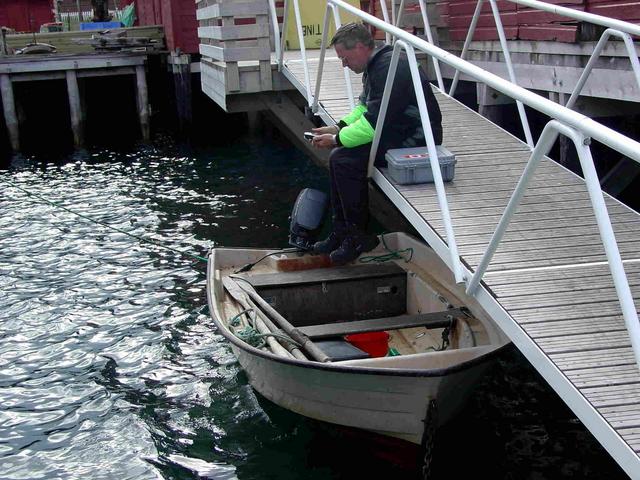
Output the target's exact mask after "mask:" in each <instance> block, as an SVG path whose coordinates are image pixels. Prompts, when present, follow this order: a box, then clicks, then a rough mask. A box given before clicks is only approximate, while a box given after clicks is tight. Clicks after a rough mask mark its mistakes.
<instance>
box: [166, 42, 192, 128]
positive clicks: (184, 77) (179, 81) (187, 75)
mask: <svg viewBox="0 0 640 480" xmlns="http://www.w3.org/2000/svg"><path fill="white" fill-rule="evenodd" d="M169 63H170V64H171V72H172V73H173V85H174V88H175V95H176V109H177V111H178V125H179V128H180V130H181V131H186V130H188V128H189V127H190V126H191V120H192V118H193V112H192V108H191V102H192V93H191V57H190V55H185V54H182V55H181V54H180V53H179V52H171V56H170V57H169Z"/></svg>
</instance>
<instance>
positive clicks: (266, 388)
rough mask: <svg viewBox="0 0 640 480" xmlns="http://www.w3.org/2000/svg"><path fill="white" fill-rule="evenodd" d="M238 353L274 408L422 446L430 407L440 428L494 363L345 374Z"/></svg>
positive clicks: (252, 380) (253, 382)
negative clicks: (434, 372)
mask: <svg viewBox="0 0 640 480" xmlns="http://www.w3.org/2000/svg"><path fill="white" fill-rule="evenodd" d="M232 349H233V351H234V353H235V355H236V357H237V358H238V361H239V363H240V365H241V366H242V368H243V369H244V370H245V372H246V373H247V376H248V378H249V382H250V384H251V386H252V387H253V388H254V389H255V390H256V391H258V392H259V393H260V394H262V395H263V396H264V397H266V398H267V399H269V400H271V401H272V402H273V403H275V404H277V405H279V406H281V407H283V408H286V409H288V410H291V411H292V412H295V413H298V414H300V415H304V416H306V417H310V418H313V419H316V420H321V421H324V422H329V423H334V424H338V425H343V426H348V427H355V428H360V429H363V430H367V431H371V432H375V433H378V434H382V435H387V436H390V437H395V438H399V439H402V440H406V441H409V442H412V443H416V444H420V443H422V441H423V433H424V426H425V422H424V420H425V418H426V414H427V407H428V405H429V403H430V401H431V400H435V401H436V406H437V417H436V423H437V424H442V423H444V422H446V421H447V420H448V419H450V418H451V417H453V416H454V415H455V413H456V412H457V411H458V410H459V409H460V408H461V406H462V405H463V404H464V402H465V401H466V399H467V397H468V395H469V394H470V392H471V388H472V386H473V385H474V384H475V383H476V382H477V380H478V378H479V377H480V376H481V375H482V374H483V372H484V370H485V369H486V368H487V366H488V364H489V363H490V360H489V359H487V360H486V361H483V362H474V364H473V365H470V366H469V367H468V368H463V369H458V370H456V371H455V372H453V373H446V374H442V375H429V374H428V373H429V372H425V371H419V372H415V373H413V374H411V373H408V372H395V374H394V372H389V371H387V372H385V371H384V369H377V370H376V371H370V370H369V371H363V372H362V373H359V372H358V371H357V370H354V369H351V370H349V371H339V370H333V369H330V368H322V367H320V366H318V365H317V364H313V363H294V362H281V361H278V360H275V359H272V358H268V357H265V356H261V355H256V354H253V353H252V352H250V351H247V350H244V349H242V348H238V347H237V346H236V345H233V346H232Z"/></svg>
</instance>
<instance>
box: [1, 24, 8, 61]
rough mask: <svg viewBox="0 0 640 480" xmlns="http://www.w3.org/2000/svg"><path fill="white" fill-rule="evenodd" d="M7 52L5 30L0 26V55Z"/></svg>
mask: <svg viewBox="0 0 640 480" xmlns="http://www.w3.org/2000/svg"><path fill="white" fill-rule="evenodd" d="M8 54H9V50H8V48H7V30H6V29H5V28H4V27H0V57H2V56H4V55H8Z"/></svg>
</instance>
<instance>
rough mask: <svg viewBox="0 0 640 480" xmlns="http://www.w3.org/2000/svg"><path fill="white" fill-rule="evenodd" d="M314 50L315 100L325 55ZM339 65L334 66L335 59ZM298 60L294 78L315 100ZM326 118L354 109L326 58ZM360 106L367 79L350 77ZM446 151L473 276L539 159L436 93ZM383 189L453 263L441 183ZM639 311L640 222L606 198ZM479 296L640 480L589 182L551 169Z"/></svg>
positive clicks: (455, 217) (631, 392)
mask: <svg viewBox="0 0 640 480" xmlns="http://www.w3.org/2000/svg"><path fill="white" fill-rule="evenodd" d="M315 53H316V55H315V56H314V52H313V51H307V66H308V69H309V70H308V77H309V78H310V80H311V91H313V90H314V89H315V81H316V80H315V79H316V72H317V68H318V59H317V52H315ZM332 55H333V56H332ZM302 67H303V65H302V62H301V60H300V55H299V53H297V52H285V54H284V73H285V75H286V76H287V77H288V78H289V79H290V80H291V81H292V83H293V84H294V85H296V86H297V87H298V89H299V90H300V91H301V92H302V93H303V94H305V92H306V91H307V90H306V87H305V79H304V71H303V68H302ZM322 78H323V80H322V82H321V90H320V95H319V98H320V104H319V107H320V108H319V111H318V114H319V115H320V116H321V117H322V118H323V119H324V120H325V122H326V123H331V124H332V123H336V122H337V121H338V120H339V119H340V118H341V117H342V116H343V115H344V114H346V113H347V112H349V111H350V110H351V108H350V104H349V99H348V98H347V96H346V93H345V91H346V89H345V83H344V76H343V71H342V67H341V63H340V61H339V60H338V59H337V58H336V57H335V54H333V52H329V51H327V56H326V58H325V61H324V68H323V76H322ZM351 82H352V90H353V93H354V94H355V95H357V94H358V93H359V92H360V90H361V80H360V78H358V76H356V75H352V76H351ZM434 90H435V92H436V98H437V100H438V103H439V105H440V109H441V111H442V118H443V130H444V142H443V143H444V145H446V147H447V148H448V149H449V150H451V151H452V152H453V153H454V154H455V155H456V159H457V164H456V170H455V179H454V181H453V182H450V183H447V184H445V185H446V196H447V199H448V203H449V209H450V214H451V219H452V223H453V229H454V231H455V235H456V237H455V238H456V241H457V244H458V251H459V254H460V257H461V260H462V262H463V264H464V265H465V266H466V267H467V268H468V269H469V270H471V271H475V270H476V268H477V267H478V263H479V262H480V260H481V257H482V255H483V253H484V252H485V250H486V249H487V245H488V244H489V241H490V239H491V236H492V234H493V232H494V231H495V230H496V226H497V225H498V222H499V220H500V217H501V216H502V213H503V212H504V211H505V207H506V206H507V203H508V202H509V199H510V197H511V195H512V193H513V191H514V189H515V187H516V184H517V183H518V181H519V179H520V177H521V176H522V172H523V170H524V168H525V166H526V164H527V162H528V161H529V158H530V156H531V149H530V148H529V146H528V145H527V144H526V143H524V142H522V141H521V140H519V139H518V138H516V137H514V136H512V135H511V134H509V133H508V132H506V131H505V130H503V129H501V128H500V127H498V126H497V125H495V124H493V123H491V122H490V121H488V120H487V119H485V118H484V117H482V116H480V115H479V114H477V113H476V112H474V111H473V110H471V109H469V108H467V107H465V106H464V105H462V104H461V103H459V102H458V101H456V100H454V99H452V98H451V97H449V96H447V95H444V94H442V93H441V92H440V91H439V90H437V89H434ZM372 179H373V181H374V182H375V183H376V184H377V185H378V186H379V187H380V188H381V189H382V190H383V191H384V192H385V194H386V195H387V196H388V198H389V199H390V200H391V201H392V202H393V203H394V204H395V205H396V207H398V209H399V210H400V211H401V212H402V213H403V215H404V216H405V217H406V218H407V219H408V220H409V221H410V222H411V223H412V225H413V226H414V227H415V228H416V230H417V231H418V232H420V234H421V235H423V237H424V238H425V240H426V241H427V242H428V243H429V244H430V245H431V246H432V247H433V248H434V249H435V250H436V251H438V252H439V253H440V256H441V257H442V258H443V259H445V260H446V259H447V253H446V252H447V245H446V241H445V239H446V238H447V236H446V231H445V228H444V224H443V220H442V214H441V211H440V206H439V203H438V198H437V195H436V189H435V186H434V185H433V184H421V185H405V186H402V185H397V184H395V183H394V182H393V180H392V179H391V178H390V177H389V176H388V175H387V173H386V171H385V169H382V170H376V171H374V174H373V176H372ZM605 203H606V206H607V208H608V210H609V215H610V218H611V222H612V225H613V230H614V232H615V236H616V239H617V241H618V246H619V249H620V254H621V257H622V260H623V264H624V267H625V270H626V273H627V277H628V280H629V284H630V287H631V291H632V294H633V297H634V300H635V303H636V305H638V303H640V242H638V239H640V215H639V214H638V213H637V212H635V211H633V210H631V209H630V208H628V207H627V206H625V205H623V204H621V203H620V202H618V201H617V200H615V199H614V198H612V197H610V196H608V195H605ZM482 287H484V288H480V289H478V293H477V298H478V299H479V301H480V302H481V304H482V305H483V306H484V307H485V309H487V310H488V311H489V313H490V314H491V315H492V316H493V318H494V319H495V320H496V321H497V322H498V324H499V325H500V326H501V328H503V330H504V331H505V333H507V334H508V335H509V337H510V338H511V339H512V340H513V342H514V343H515V344H516V346H517V347H518V348H519V349H520V350H521V351H522V352H523V353H524V354H525V356H526V357H527V358H528V359H529V361H531V363H532V364H533V365H534V367H535V368H536V369H537V370H538V371H539V372H540V373H541V374H542V375H543V376H544V377H545V379H546V380H547V381H548V382H549V384H550V385H551V386H552V387H553V388H554V389H555V390H556V391H557V392H558V393H559V395H560V396H561V397H562V398H563V399H564V401H565V402H566V403H567V404H568V405H569V406H570V407H571V408H572V409H573V411H574V412H575V413H576V415H577V416H578V417H579V418H580V420H581V421H582V422H583V423H584V424H585V425H586V426H587V427H588V428H589V429H590V431H591V432H592V433H593V434H594V436H595V437H596V438H597V439H598V440H599V441H600V443H602V445H603V446H604V447H605V448H606V449H607V450H608V451H609V452H610V453H611V454H612V456H613V457H614V459H615V460H616V461H617V462H618V463H619V464H620V465H621V466H622V467H623V468H624V470H625V471H626V472H627V473H628V474H629V475H630V476H631V477H632V478H640V456H639V455H640V371H639V370H638V366H637V364H636V361H635V359H634V354H633V351H632V348H631V343H630V339H629V334H628V332H627V329H626V328H625V322H624V320H623V317H622V314H621V307H620V302H619V300H618V296H617V295H616V291H615V289H614V284H613V280H612V277H611V272H610V268H609V265H608V262H607V258H606V256H605V251H604V248H603V245H602V240H601V238H600V234H599V231H598V226H597V224H596V220H595V218H594V213H593V208H592V206H591V204H590V199H589V195H588V193H587V190H586V187H585V182H584V180H583V179H582V178H581V177H579V176H577V175H575V174H574V173H572V172H570V171H569V170H567V169H565V168H563V167H562V166H560V165H559V164H557V163H556V162H554V161H552V160H550V159H548V158H546V157H545V158H544V159H543V161H542V163H541V165H540V166H539V167H538V169H537V171H536V173H535V175H534V177H533V179H532V182H531V184H530V185H529V187H528V189H527V191H526V193H525V194H524V197H523V198H522V201H521V203H520V206H519V208H518V210H517V213H515V215H514V217H513V219H512V221H511V223H510V226H509V227H508V229H507V231H506V234H505V236H504V238H503V240H502V242H501V243H500V245H499V247H498V249H497V251H496V253H495V255H494V257H493V260H492V262H491V263H490V265H489V268H488V270H487V272H486V273H485V275H484V277H483V281H482Z"/></svg>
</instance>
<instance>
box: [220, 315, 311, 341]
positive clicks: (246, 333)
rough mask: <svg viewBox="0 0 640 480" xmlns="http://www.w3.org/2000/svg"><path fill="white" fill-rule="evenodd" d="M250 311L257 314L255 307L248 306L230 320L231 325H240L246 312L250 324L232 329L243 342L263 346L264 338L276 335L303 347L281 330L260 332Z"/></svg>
mask: <svg viewBox="0 0 640 480" xmlns="http://www.w3.org/2000/svg"><path fill="white" fill-rule="evenodd" d="M249 312H254V315H255V310H254V309H253V308H247V309H246V310H242V311H241V312H240V313H238V314H237V315H236V316H234V317H233V318H232V319H231V320H229V321H228V324H229V325H230V326H232V327H238V326H240V317H242V315H245V314H246V315H247V319H248V322H249V325H247V326H246V327H244V328H243V329H241V330H236V329H233V330H232V331H233V333H234V335H235V336H236V337H238V338H239V339H240V340H242V341H243V342H245V343H248V344H249V345H251V346H252V347H256V348H262V347H264V346H265V345H266V341H265V340H264V339H265V338H267V337H274V338H278V339H280V340H283V341H285V342H287V343H290V344H292V345H295V346H296V347H298V348H301V347H302V345H300V344H299V343H298V342H296V341H295V340H294V339H293V338H291V337H289V336H288V335H286V334H284V333H279V332H270V333H260V332H259V331H258V330H256V328H255V327H254V325H255V319H252V318H251V316H250V315H249Z"/></svg>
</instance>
